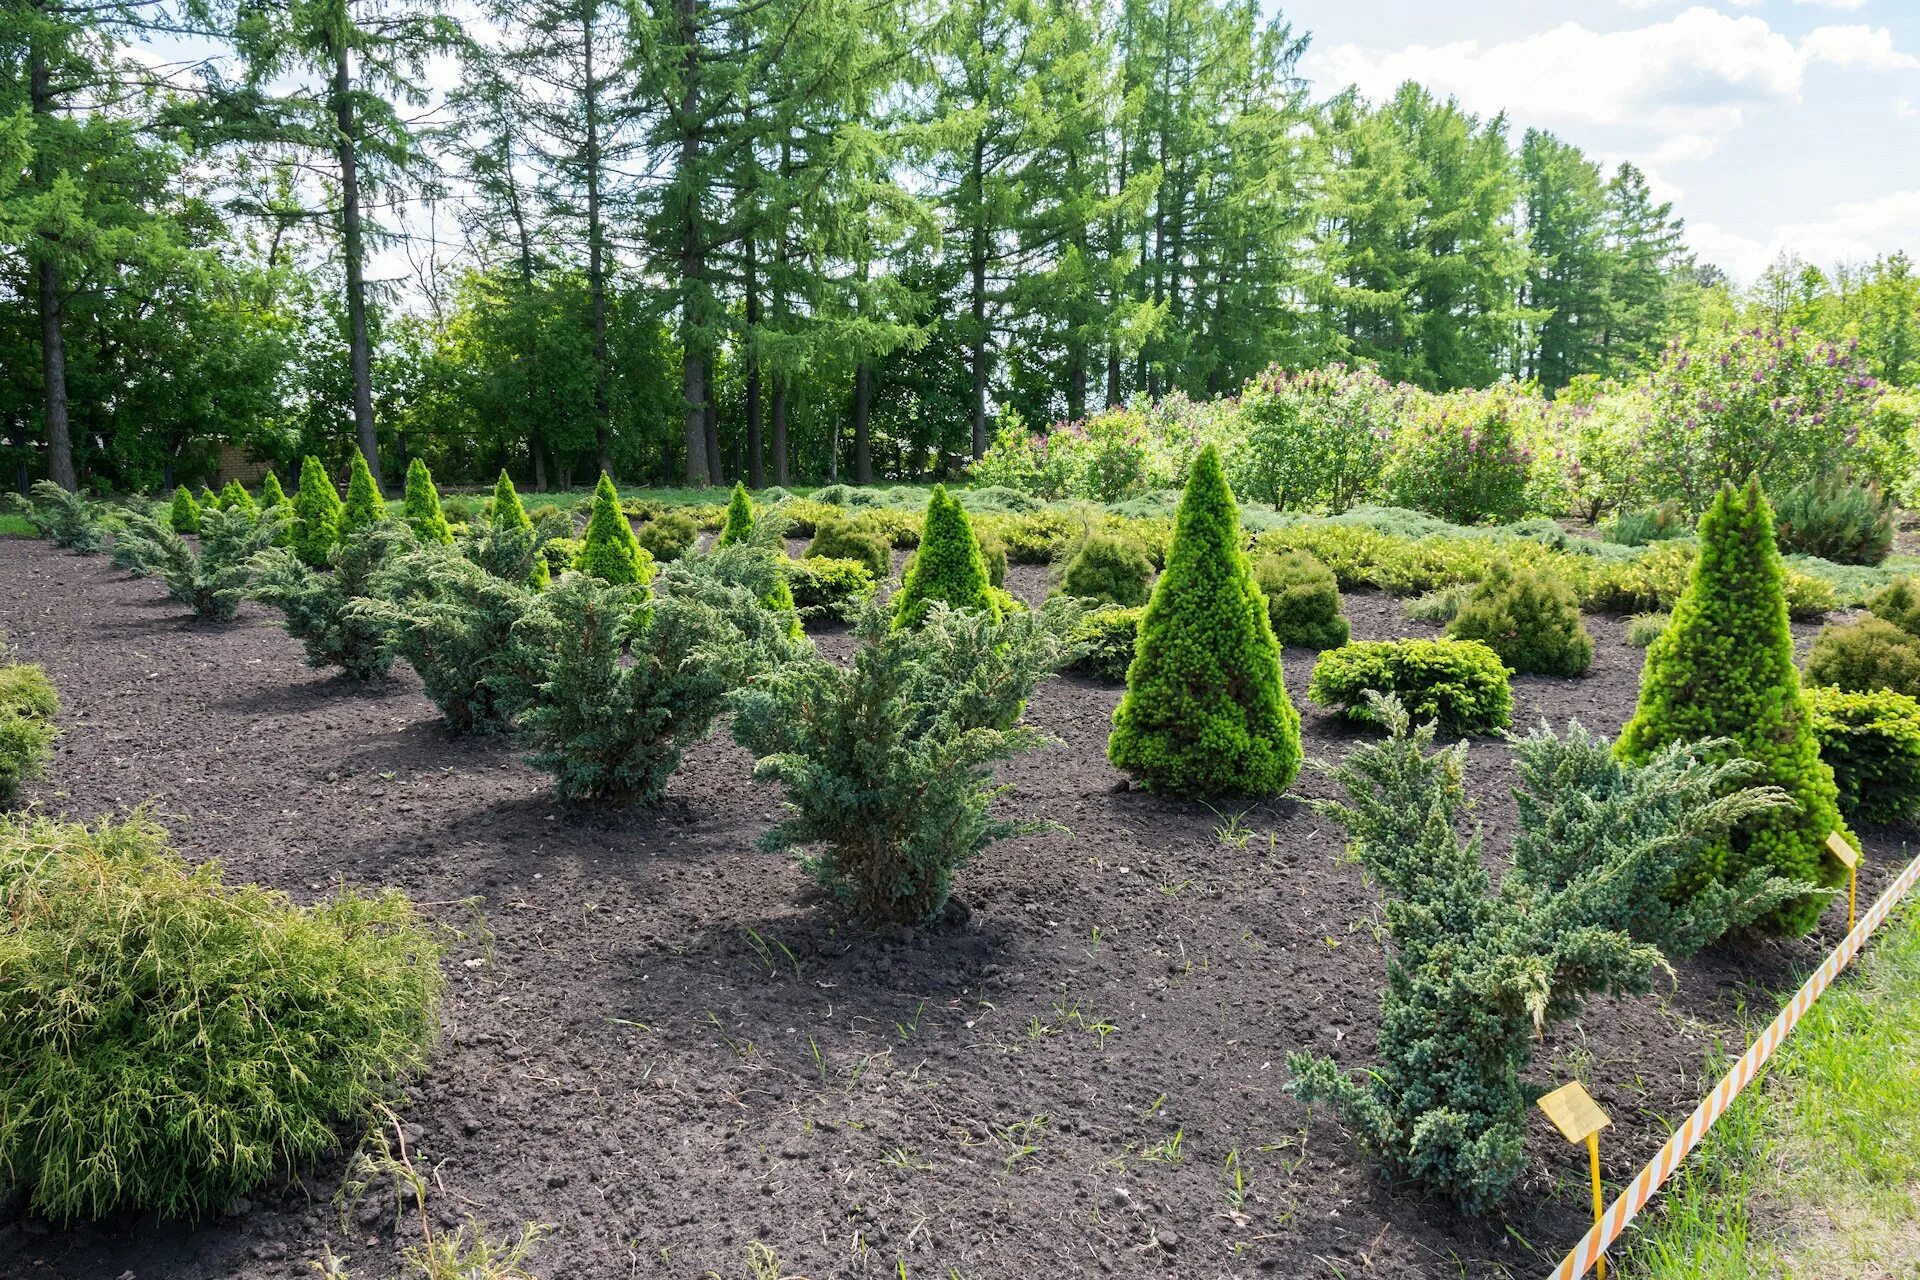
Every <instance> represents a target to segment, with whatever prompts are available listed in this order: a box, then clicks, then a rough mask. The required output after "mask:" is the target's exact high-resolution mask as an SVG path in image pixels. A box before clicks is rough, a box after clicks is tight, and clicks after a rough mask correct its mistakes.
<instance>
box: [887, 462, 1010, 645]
mask: <svg viewBox="0 0 1920 1280" xmlns="http://www.w3.org/2000/svg"><path fill="white" fill-rule="evenodd" d="M992 587H993V584H992V583H991V582H990V581H989V580H988V577H987V561H986V557H985V556H983V555H982V554H981V553H980V543H979V542H978V540H976V539H975V538H974V536H973V524H972V522H971V521H970V520H968V518H967V513H966V512H965V511H964V510H962V509H961V506H960V504H959V503H958V502H955V501H954V500H953V499H952V498H950V497H948V496H947V488H946V486H945V485H935V486H934V487H933V494H932V496H931V497H929V498H928V499H927V514H926V521H925V523H924V524H923V525H922V526H921V530H920V549H919V551H918V552H917V553H916V554H915V555H914V558H913V564H912V566H911V567H909V568H908V569H907V572H906V577H905V578H904V579H903V580H902V582H901V584H900V590H899V592H898V593H897V594H896V595H895V596H894V598H893V625H894V626H896V627H915V626H918V625H919V624H920V620H921V619H922V618H924V617H926V615H927V610H928V609H929V608H930V607H932V605H933V603H934V602H935V601H939V602H940V603H942V604H945V605H946V606H947V607H949V608H952V609H978V610H980V611H981V612H983V613H985V614H987V615H988V616H989V617H992V618H995V619H998V618H999V617H1000V615H1001V612H1002V609H1001V606H1000V602H999V601H998V600H996V599H995V598H994V595H993V591H992Z"/></svg>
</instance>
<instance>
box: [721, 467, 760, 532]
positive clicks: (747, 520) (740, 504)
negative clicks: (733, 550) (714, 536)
mask: <svg viewBox="0 0 1920 1280" xmlns="http://www.w3.org/2000/svg"><path fill="white" fill-rule="evenodd" d="M752 536H753V499H752V498H751V497H750V496H748V494H747V486H745V485H743V484H741V483H740V482H739V481H737V480H736V481H734V484H733V496H732V497H730V498H728V499H727V522H726V523H725V524H723V525H721V526H720V538H719V545H720V546H723V547H730V546H732V545H733V544H734V543H736V542H744V541H745V540H746V539H748V538H751V537H752Z"/></svg>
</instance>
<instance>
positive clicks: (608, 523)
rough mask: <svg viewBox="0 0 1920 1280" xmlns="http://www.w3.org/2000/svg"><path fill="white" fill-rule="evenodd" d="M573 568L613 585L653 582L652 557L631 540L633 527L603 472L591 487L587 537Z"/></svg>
mask: <svg viewBox="0 0 1920 1280" xmlns="http://www.w3.org/2000/svg"><path fill="white" fill-rule="evenodd" d="M573 567H574V568H575V569H578V570H579V571H580V572H581V573H587V574H592V575H593V576H594V577H596V578H599V579H601V580H602V581H604V582H612V583H616V584H618V583H628V582H639V583H646V582H651V581H652V580H653V557H652V556H651V555H649V554H648V553H647V549H646V548H645V547H643V546H641V545H640V540H639V539H638V538H636V537H634V536H633V524H632V522H630V521H629V520H628V519H627V513H626V512H624V511H622V510H621V509H620V491H619V490H617V489H615V488H614V487H613V480H612V479H611V478H610V477H609V476H608V475H607V474H606V472H604V471H603V472H601V473H600V483H599V484H597V485H595V486H594V490H593V515H592V516H591V517H590V518H589V519H588V520H587V537H586V540H585V541H584V542H582V543H581V544H580V551H579V554H577V555H576V556H574V558H573Z"/></svg>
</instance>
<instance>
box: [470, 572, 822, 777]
mask: <svg viewBox="0 0 1920 1280" xmlns="http://www.w3.org/2000/svg"><path fill="white" fill-rule="evenodd" d="M751 553H752V548H747V547H741V548H732V547H728V548H722V549H720V550H719V551H716V552H715V553H714V555H712V556H709V557H702V558H700V559H699V560H697V561H695V560H689V561H682V562H679V563H676V564H671V565H668V566H667V567H666V568H664V569H663V570H662V571H661V573H660V576H659V578H658V579H656V581H655V584H654V588H653V592H652V595H651V597H650V598H649V597H648V595H647V593H646V590H645V588H643V587H639V586H632V585H627V586H616V585H613V584H611V583H605V582H601V581H600V580H599V579H597V578H593V577H589V576H587V575H585V574H570V575H568V576H567V577H564V578H562V579H561V580H560V581H559V583H558V584H556V585H555V586H554V587H553V588H552V589H551V590H550V591H546V592H542V593H540V595H539V597H538V598H537V599H536V600H535V601H534V603H533V605H532V606H531V607H530V608H529V609H528V611H527V614H526V616H525V617H524V618H522V619H521V620H520V622H519V623H518V624H517V625H515V627H514V629H513V645H512V651H511V653H510V654H509V655H508V660H509V662H510V663H511V665H512V667H513V671H514V674H513V677H512V680H511V682H510V684H509V688H510V691H511V692H510V697H509V700H508V705H509V706H510V707H513V708H516V709H517V718H518V722H519V727H520V731H521V733H522V734H523V735H524V736H525V738H526V741H527V743H528V745H529V746H531V747H532V749H533V750H532V754H531V755H529V756H528V758H527V760H528V763H529V764H531V765H533V766H534V767H535V768H537V769H542V770H545V771H546V772H548V773H551V774H552V775H553V777H554V784H555V790H556V791H557V792H558V794H559V796H560V798H561V799H563V800H568V801H595V802H600V803H603V804H609V805H628V804H642V805H648V804H656V803H658V802H659V801H660V799H661V798H662V797H663V796H664V795H665V794H666V788H667V783H668V781H669V780H670V779H671V778H672V776H673V773H674V771H675V770H676V769H678V768H679V766H680V757H681V753H682V752H684V751H685V750H686V748H687V747H688V746H689V745H691V744H692V743H694V742H695V741H697V740H699V739H700V738H703V737H705V736H706V734H707V731H708V730H709V729H711V728H712V727H713V722H714V720H715V719H717V718H718V717H719V715H720V713H721V712H722V711H723V710H725V706H726V697H727V694H728V693H729V692H730V691H731V690H733V689H735V688H737V687H739V686H740V685H742V684H744V683H746V682H747V681H748V680H750V679H753V678H755V677H758V676H761V675H764V674H765V673H766V672H768V671H770V670H772V669H773V668H775V667H777V666H779V665H780V664H781V663H783V662H786V661H789V660H790V659H792V657H793V656H794V654H795V652H796V649H797V646H796V643H795V641H794V639H793V634H792V631H791V627H790V624H791V619H792V614H791V613H789V614H788V615H787V617H786V618H782V617H781V616H780V615H779V614H777V613H776V612H774V611H773V610H771V609H768V608H767V607H766V606H765V604H764V603H763V600H764V598H765V596H766V594H767V591H768V588H767V586H766V585H765V583H764V582H762V581H758V580H757V579H756V577H755V576H754V575H758V574H759V573H761V572H762V571H763V570H764V571H765V572H769V573H774V574H778V573H779V572H780V570H779V569H778V568H777V567H773V566H770V565H766V564H765V561H764V559H759V560H755V559H753V558H752V554H751Z"/></svg>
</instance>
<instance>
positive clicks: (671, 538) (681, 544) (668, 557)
mask: <svg viewBox="0 0 1920 1280" xmlns="http://www.w3.org/2000/svg"><path fill="white" fill-rule="evenodd" d="M633 536H634V538H635V540H636V541H638V542H639V543H640V545H641V547H643V548H644V549H645V550H646V553H647V554H648V555H650V556H652V557H653V559H654V563H656V564H671V563H673V562H674V561H675V560H678V559H679V558H680V557H681V556H684V555H686V554H687V553H688V552H689V551H691V550H693V546H694V543H696V542H698V541H699V540H700V526H699V525H697V524H695V523H694V522H693V518H692V517H691V516H689V515H687V514H686V513H684V512H680V511H663V512H661V513H660V514H658V515H656V516H654V517H653V518H652V519H651V520H648V521H647V522H646V523H645V524H643V525H641V526H640V527H639V528H638V529H636V530H634V535H633Z"/></svg>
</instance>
